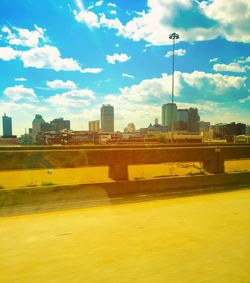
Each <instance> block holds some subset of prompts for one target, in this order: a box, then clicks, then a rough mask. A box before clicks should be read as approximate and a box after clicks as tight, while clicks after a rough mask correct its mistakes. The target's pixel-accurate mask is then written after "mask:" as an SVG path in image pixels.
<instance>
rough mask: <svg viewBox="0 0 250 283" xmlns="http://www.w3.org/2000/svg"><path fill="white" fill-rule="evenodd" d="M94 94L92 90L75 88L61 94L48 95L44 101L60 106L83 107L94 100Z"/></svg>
mask: <svg viewBox="0 0 250 283" xmlns="http://www.w3.org/2000/svg"><path fill="white" fill-rule="evenodd" d="M94 99H95V96H94V93H93V91H92V90H89V89H75V90H70V91H68V92H64V93H62V94H56V95H54V96H50V97H49V98H47V99H46V100H45V101H46V102H48V103H50V104H52V105H55V106H60V107H80V108H81V107H83V106H85V105H88V104H89V103H90V101H92V100H94Z"/></svg>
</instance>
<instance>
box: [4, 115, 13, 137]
mask: <svg viewBox="0 0 250 283" xmlns="http://www.w3.org/2000/svg"><path fill="white" fill-rule="evenodd" d="M2 121H3V138H7V137H11V136H12V119H11V117H8V116H6V114H5V113H4V116H2Z"/></svg>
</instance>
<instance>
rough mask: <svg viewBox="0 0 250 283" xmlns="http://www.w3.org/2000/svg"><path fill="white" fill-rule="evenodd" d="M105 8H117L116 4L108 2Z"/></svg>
mask: <svg viewBox="0 0 250 283" xmlns="http://www.w3.org/2000/svg"><path fill="white" fill-rule="evenodd" d="M107 6H109V7H113V8H116V7H117V6H116V4H114V3H111V2H109V3H108V4H107Z"/></svg>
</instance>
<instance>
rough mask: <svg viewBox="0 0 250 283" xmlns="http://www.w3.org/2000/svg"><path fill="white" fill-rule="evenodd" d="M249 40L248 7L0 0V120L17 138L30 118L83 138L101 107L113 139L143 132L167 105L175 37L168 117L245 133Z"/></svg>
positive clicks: (243, 1) (217, 2) (186, 0)
mask: <svg viewBox="0 0 250 283" xmlns="http://www.w3.org/2000/svg"><path fill="white" fill-rule="evenodd" d="M249 30H250V4H249V1H248V0H238V1H234V0H214V1H211V0H209V1H198V0H172V1H169V0H148V1H144V0H141V1H122V0H119V1H118V0H113V1H84V0H60V1H59V0H58V1H57V0H54V1H51V0H43V1H40V0H22V1H19V0H12V1H9V0H1V1H0V72H1V76H0V105H1V112H2V114H3V113H4V112H6V113H7V115H8V116H11V117H12V119H13V129H14V133H15V134H18V135H20V134H22V133H24V130H25V128H29V127H31V123H32V120H33V118H34V116H35V114H42V115H43V117H44V118H45V120H46V121H51V120H52V119H54V118H58V117H64V118H65V119H70V120H71V125H72V128H73V129H74V130H84V129H87V128H88V121H90V120H95V119H99V118H100V106H101V105H102V104H107V103H110V104H112V105H113V106H114V107H115V128H116V130H122V129H123V128H124V127H125V126H126V125H127V124H128V123H129V122H134V123H135V125H136V127H137V128H140V127H146V126H148V124H149V123H150V122H153V121H154V118H159V120H161V106H162V104H164V103H168V102H170V101H171V68H172V65H171V64H172V53H171V50H172V45H171V44H172V42H171V40H170V39H169V34H170V33H172V32H177V33H178V34H179V35H180V39H179V40H178V41H177V42H176V53H175V54H176V57H175V58H176V73H175V82H176V84H175V94H176V96H175V101H176V103H177V106H178V108H185V107H190V106H192V107H198V109H199V113H200V116H201V119H202V120H203V121H210V122H212V123H219V122H226V123H227V122H232V121H235V122H244V123H247V124H250V91H249V71H250V67H249V65H250V45H249V42H250V34H249ZM2 114H1V115H2ZM1 127H2V125H1ZM1 130H2V129H1V128H0V131H1Z"/></svg>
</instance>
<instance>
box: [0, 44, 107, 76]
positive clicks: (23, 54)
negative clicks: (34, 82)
mask: <svg viewBox="0 0 250 283" xmlns="http://www.w3.org/2000/svg"><path fill="white" fill-rule="evenodd" d="M17 57H19V58H20V59H21V60H22V62H23V64H24V67H25V68H28V67H32V68H37V69H52V70H55V71H79V72H81V73H93V74H97V73H100V72H101V71H102V70H103V69H102V68H82V67H81V66H80V64H79V63H78V62H77V61H76V60H75V59H73V58H62V57H61V53H60V51H59V50H58V49H57V48H56V47H54V46H49V45H45V46H43V47H34V48H31V49H29V50H27V51H16V50H14V49H13V48H11V47H0V59H2V60H4V61H9V60H13V59H15V58H17Z"/></svg>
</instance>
